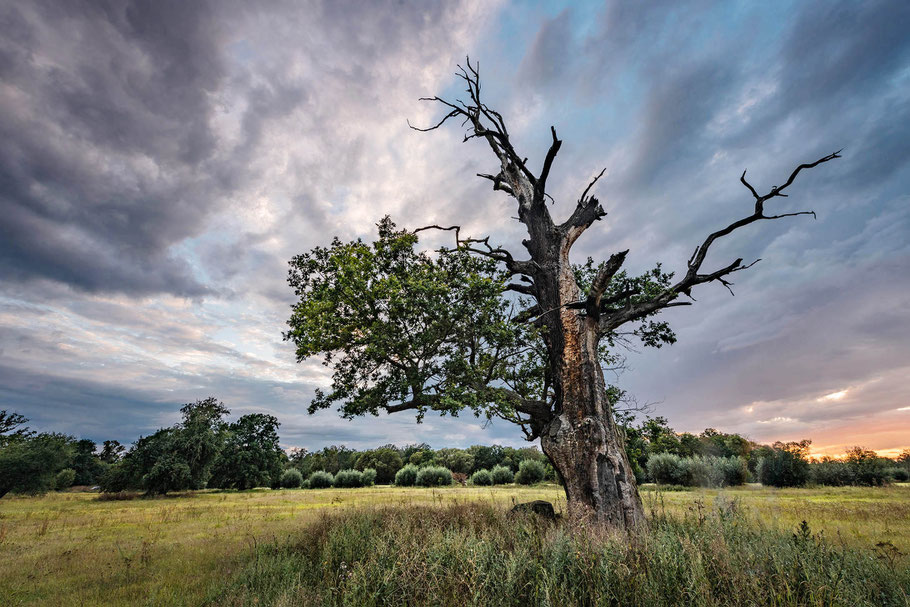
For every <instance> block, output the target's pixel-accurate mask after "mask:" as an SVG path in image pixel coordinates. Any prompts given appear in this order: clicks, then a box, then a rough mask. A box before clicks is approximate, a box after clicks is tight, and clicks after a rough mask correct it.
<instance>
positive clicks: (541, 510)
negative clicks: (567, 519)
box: [512, 500, 556, 521]
mask: <svg viewBox="0 0 910 607" xmlns="http://www.w3.org/2000/svg"><path fill="white" fill-rule="evenodd" d="M512 512H513V513H520V514H524V513H529V512H530V513H532V514H537V515H539V516H542V517H544V518H545V519H548V520H551V521H555V520H556V510H554V509H553V504H551V503H550V502H546V501H544V500H534V501H533V502H525V503H523V504H515V506H514V507H513V508H512Z"/></svg>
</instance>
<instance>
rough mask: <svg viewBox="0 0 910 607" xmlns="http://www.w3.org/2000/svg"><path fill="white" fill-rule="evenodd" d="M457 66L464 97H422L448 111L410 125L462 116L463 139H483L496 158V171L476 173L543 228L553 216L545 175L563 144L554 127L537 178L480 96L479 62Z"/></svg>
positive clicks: (526, 218) (522, 215)
mask: <svg viewBox="0 0 910 607" xmlns="http://www.w3.org/2000/svg"><path fill="white" fill-rule="evenodd" d="M458 70H459V71H458V74H457V75H458V77H459V78H461V79H462V80H463V81H464V83H465V84H466V85H467V89H466V92H467V94H468V98H467V100H466V101H461V100H458V101H456V102H454V103H453V102H451V101H446V100H445V99H442V98H440V97H425V98H422V100H426V101H433V102H436V103H440V104H442V105H444V106H445V107H446V108H448V112H447V114H446V115H445V116H444V117H443V118H442V119H441V120H440V121H439V122H437V123H436V124H434V125H433V126H430V127H427V128H418V127H414V126H411V128H413V129H414V130H417V131H431V130H435V129H438V128H439V127H441V126H442V125H443V124H445V123H446V122H447V121H448V120H449V119H451V118H456V117H457V118H463V125H464V126H465V127H466V128H467V132H466V133H465V136H464V140H465V141H467V140H469V139H474V138H478V139H485V140H486V141H487V144H488V145H489V147H490V149H491V150H492V151H493V153H494V154H495V155H496V157H497V158H498V160H499V164H500V170H499V173H498V174H497V175H489V174H484V173H481V174H479V176H480V177H482V178H484V179H489V180H490V181H492V182H493V189H494V190H502V191H504V192H506V193H507V194H509V195H510V196H512V197H514V198H515V199H516V200H517V201H518V209H519V212H518V217H519V220H520V221H521V222H522V223H525V224H526V225H527V226H528V229H529V231H532V232H533V231H535V230H540V231H541V232H542V233H544V232H546V231H547V230H549V229H550V228H551V227H552V219H551V218H550V215H549V211H548V210H547V208H546V204H545V199H546V191H545V186H546V179H547V176H548V175H549V172H550V169H551V168H552V164H553V160H554V159H555V157H556V154H557V152H558V151H559V147H560V146H561V145H562V142H561V141H560V140H559V139H558V138H557V137H556V130H555V129H554V128H552V127H551V129H550V132H551V135H552V137H553V142H552V144H551V145H550V148H549V150H548V152H547V156H546V160H545V161H544V166H543V169H542V171H541V175H540V178H538V177H536V176H535V175H534V174H533V173H532V172H531V171H530V169H528V166H527V159H526V158H524V157H522V156H520V155H519V154H518V152H517V151H516V150H515V148H514V146H513V145H512V142H511V139H510V137H509V131H508V129H507V128H506V124H505V120H503V117H502V115H501V114H500V113H499V112H497V111H495V110H493V109H491V108H490V107H488V106H487V105H486V104H484V103H483V101H482V100H481V86H480V68H479V65H477V64H472V63H471V60H470V58H467V60H466V62H465V65H464V66H462V65H459V66H458ZM409 124H410V123H409ZM532 224H533V225H532Z"/></svg>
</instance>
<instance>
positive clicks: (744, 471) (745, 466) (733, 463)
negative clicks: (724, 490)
mask: <svg viewBox="0 0 910 607" xmlns="http://www.w3.org/2000/svg"><path fill="white" fill-rule="evenodd" d="M719 459H720V461H719V462H718V463H717V465H718V466H719V467H720V470H721V475H722V476H723V479H724V486H725V487H738V486H739V485H745V484H746V481H748V480H749V462H748V461H747V460H746V458H744V457H741V456H732V457H722V458H719Z"/></svg>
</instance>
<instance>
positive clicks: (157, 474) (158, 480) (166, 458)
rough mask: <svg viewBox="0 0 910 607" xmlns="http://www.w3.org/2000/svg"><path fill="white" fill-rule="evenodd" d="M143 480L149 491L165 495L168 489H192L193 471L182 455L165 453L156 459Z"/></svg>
mask: <svg viewBox="0 0 910 607" xmlns="http://www.w3.org/2000/svg"><path fill="white" fill-rule="evenodd" d="M142 481H143V485H144V486H145V489H146V491H148V493H150V494H160V495H164V494H165V493H167V492H168V491H181V490H185V489H191V488H192V487H193V472H192V470H191V469H190V466H189V464H187V463H186V461H185V460H184V459H183V458H182V457H180V455H178V454H176V453H165V454H164V455H162V456H161V457H158V458H157V459H156V460H155V464H154V465H153V466H152V469H151V470H149V471H148V473H147V474H146V475H145V476H144V477H143V479H142Z"/></svg>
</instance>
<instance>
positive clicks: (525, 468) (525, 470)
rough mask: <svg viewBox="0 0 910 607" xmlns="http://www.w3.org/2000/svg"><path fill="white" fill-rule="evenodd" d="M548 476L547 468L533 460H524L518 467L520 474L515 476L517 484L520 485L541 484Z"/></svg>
mask: <svg viewBox="0 0 910 607" xmlns="http://www.w3.org/2000/svg"><path fill="white" fill-rule="evenodd" d="M546 474H547V470H546V467H545V466H544V465H543V464H542V463H541V462H539V461H537V460H533V459H526V460H522V462H521V464H520V465H519V466H518V474H516V475H515V482H516V483H518V484H519V485H533V484H534V483H539V482H541V481H542V480H543V479H544V477H545V476H546Z"/></svg>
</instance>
